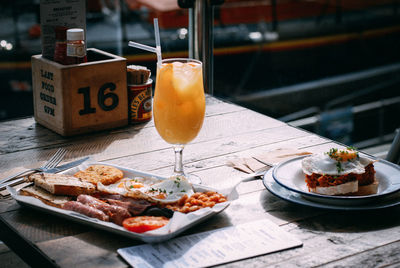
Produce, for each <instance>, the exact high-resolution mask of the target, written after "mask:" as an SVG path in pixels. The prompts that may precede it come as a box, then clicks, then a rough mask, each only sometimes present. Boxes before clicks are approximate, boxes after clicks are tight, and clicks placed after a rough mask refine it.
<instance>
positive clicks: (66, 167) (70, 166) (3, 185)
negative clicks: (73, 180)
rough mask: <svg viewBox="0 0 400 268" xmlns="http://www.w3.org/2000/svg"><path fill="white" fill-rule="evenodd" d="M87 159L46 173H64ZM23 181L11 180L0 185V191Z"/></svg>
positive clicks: (86, 158)
mask: <svg viewBox="0 0 400 268" xmlns="http://www.w3.org/2000/svg"><path fill="white" fill-rule="evenodd" d="M88 159H89V157H84V158H82V159H79V160H76V161H72V162H70V163H67V164H64V165H61V166H58V167H55V168H51V169H48V170H46V173H59V172H61V171H64V170H67V169H70V168H73V167H76V166H79V165H80V164H81V163H83V162H85V161H86V160H88ZM23 181H24V177H22V178H19V179H16V180H13V181H9V182H5V183H3V184H0V190H3V189H5V188H6V186H14V185H16V184H19V183H21V182H23Z"/></svg>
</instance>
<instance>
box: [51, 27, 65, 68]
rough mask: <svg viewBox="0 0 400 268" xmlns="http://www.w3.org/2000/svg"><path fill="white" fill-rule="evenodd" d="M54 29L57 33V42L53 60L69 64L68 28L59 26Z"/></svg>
mask: <svg viewBox="0 0 400 268" xmlns="http://www.w3.org/2000/svg"><path fill="white" fill-rule="evenodd" d="M54 30H55V35H56V43H55V48H54V58H53V60H54V61H56V62H58V63H61V64H67V60H66V58H67V33H66V31H67V28H66V27H62V26H59V27H56V28H55V29H54Z"/></svg>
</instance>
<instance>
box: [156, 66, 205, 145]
mask: <svg viewBox="0 0 400 268" xmlns="http://www.w3.org/2000/svg"><path fill="white" fill-rule="evenodd" d="M175 60H178V59H175ZM186 61H187V60H186V59H184V60H182V61H181V62H179V61H174V62H171V61H168V60H164V61H163V63H162V65H161V67H160V66H158V69H157V78H156V88H155V93H154V107H153V113H154V122H155V125H156V129H157V131H158V133H159V134H160V136H161V137H162V138H163V139H164V140H165V141H166V142H168V143H170V144H187V143H189V142H190V141H191V140H193V139H194V138H195V137H196V136H197V134H198V133H199V131H200V129H201V126H202V125H203V120H204V113H205V106H206V105H205V97H204V89H203V73H202V65H201V62H198V61H189V62H186Z"/></svg>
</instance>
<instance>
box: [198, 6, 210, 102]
mask: <svg viewBox="0 0 400 268" xmlns="http://www.w3.org/2000/svg"><path fill="white" fill-rule="evenodd" d="M193 15H194V16H193V22H194V23H193V24H194V32H193V56H194V58H195V59H198V60H200V61H202V62H203V78H204V91H205V92H206V93H208V94H210V95H212V94H213V93H214V87H213V80H214V79H213V63H214V61H213V41H214V40H213V26H214V25H213V22H214V10H213V6H212V4H211V0H196V1H195V3H194V7H193Z"/></svg>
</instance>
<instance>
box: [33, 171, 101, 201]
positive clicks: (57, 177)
mask: <svg viewBox="0 0 400 268" xmlns="http://www.w3.org/2000/svg"><path fill="white" fill-rule="evenodd" d="M28 179H29V181H33V182H34V183H35V185H36V186H37V187H40V188H42V189H44V190H46V191H48V192H49V193H52V194H54V195H69V196H78V195H80V194H93V193H94V192H95V191H96V186H95V185H93V184H92V183H90V182H87V181H84V180H82V179H80V178H76V177H73V176H69V175H64V174H50V173H36V174H33V175H30V176H29V177H28Z"/></svg>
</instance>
